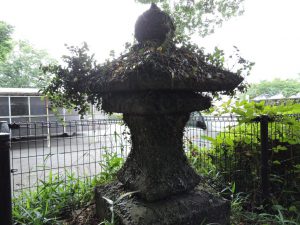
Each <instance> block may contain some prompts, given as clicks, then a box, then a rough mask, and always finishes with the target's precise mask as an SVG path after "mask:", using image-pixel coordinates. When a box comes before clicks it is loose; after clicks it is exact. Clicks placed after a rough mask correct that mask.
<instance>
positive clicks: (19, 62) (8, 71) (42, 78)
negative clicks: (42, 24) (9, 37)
mask: <svg viewBox="0 0 300 225" xmlns="http://www.w3.org/2000/svg"><path fill="white" fill-rule="evenodd" d="M55 63H56V61H55V60H54V59H52V58H50V56H49V55H48V53H47V52H46V51H45V50H39V49H35V48H34V47H33V46H31V45H30V44H29V42H27V41H18V42H16V43H15V45H14V49H13V51H12V52H11V54H10V55H9V56H8V58H7V60H6V62H5V63H4V62H0V87H16V88H26V87H38V88H41V87H44V86H46V85H47V83H49V81H50V77H49V76H47V75H45V74H43V72H42V70H41V68H40V66H41V65H42V64H55Z"/></svg>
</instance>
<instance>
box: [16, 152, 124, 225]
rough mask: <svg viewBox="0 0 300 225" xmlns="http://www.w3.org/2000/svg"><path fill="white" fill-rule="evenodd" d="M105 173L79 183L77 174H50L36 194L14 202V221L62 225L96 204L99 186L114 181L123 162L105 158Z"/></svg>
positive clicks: (26, 224)
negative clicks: (96, 192)
mask: <svg viewBox="0 0 300 225" xmlns="http://www.w3.org/2000/svg"><path fill="white" fill-rule="evenodd" d="M103 158H104V163H102V164H100V165H101V167H102V172H101V173H100V174H99V175H98V176H95V177H93V178H83V179H79V178H78V177H77V176H75V174H71V173H68V172H67V171H66V172H65V174H66V175H65V176H62V175H58V174H55V175H54V174H52V173H50V174H49V177H48V179H47V180H46V181H40V182H41V183H42V184H41V185H39V186H38V187H37V189H36V190H26V191H23V192H21V193H20V194H19V195H18V196H17V197H16V198H14V199H13V220H14V224H16V225H62V224H64V223H63V220H64V219H66V218H68V217H70V216H71V215H72V211H74V210H76V209H80V208H84V207H86V206H87V205H89V204H90V202H91V201H92V200H93V193H94V192H93V189H94V187H95V186H96V185H99V184H103V183H106V182H109V181H111V180H113V179H115V176H116V172H117V171H118V169H119V168H120V167H121V165H122V164H123V159H122V158H119V157H118V156H117V155H116V154H108V153H107V154H105V155H104V156H103Z"/></svg>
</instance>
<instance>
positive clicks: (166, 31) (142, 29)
mask: <svg viewBox="0 0 300 225" xmlns="http://www.w3.org/2000/svg"><path fill="white" fill-rule="evenodd" d="M174 31H175V26H174V24H173V21H172V19H171V17H170V16H169V15H168V14H167V13H165V12H163V11H161V10H160V8H158V7H157V6H156V5H155V4H154V3H152V4H151V8H150V9H149V10H147V11H146V12H144V13H143V14H142V15H141V16H139V18H138V20H137V21H136V24H135V34H134V36H135V38H136V39H137V41H138V42H145V41H156V42H158V43H160V44H161V43H163V42H164V41H165V40H166V38H173V36H174Z"/></svg>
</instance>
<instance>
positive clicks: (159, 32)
mask: <svg viewBox="0 0 300 225" xmlns="http://www.w3.org/2000/svg"><path fill="white" fill-rule="evenodd" d="M174 32H175V26H174V24H173V22H172V19H171V18H170V17H169V16H168V15H167V14H166V13H164V12H163V11H161V10H160V9H159V8H158V7H157V6H156V5H155V4H152V5H151V8H150V9H149V10H148V11H146V12H144V13H143V14H142V15H141V16H140V17H139V18H138V20H137V22H136V27H135V37H136V39H137V40H138V44H136V45H134V46H133V47H132V48H131V50H130V51H129V52H128V53H127V54H125V55H123V56H121V57H120V58H118V59H116V60H114V61H113V62H111V63H110V64H109V65H108V66H107V67H106V68H105V70H104V69H103V70H102V72H103V71H104V72H103V73H102V74H99V75H95V76H94V77H91V79H92V82H90V83H91V86H90V87H89V90H93V91H96V92H97V94H98V95H99V96H101V97H102V108H103V109H104V110H105V111H106V112H118V113H123V118H124V121H125V123H126V124H127V125H128V127H129V129H130V132H131V141H132V149H131V152H130V154H129V156H128V158H127V160H126V162H125V165H124V166H123V167H122V168H121V170H120V171H119V172H118V181H116V182H114V183H111V184H108V185H104V186H99V187H97V188H96V192H95V195H96V196H95V198H96V211H97V215H98V216H99V218H100V219H104V218H107V219H108V218H109V217H110V211H109V208H110V205H109V203H108V202H111V201H108V202H107V201H106V200H107V199H111V200H112V201H116V204H114V214H115V215H116V217H117V219H118V223H119V224H123V225H129V224H130V225H150V224H165V225H171V224H173V225H175V224H176V225H189V224H190V225H196V224H197V225H198V224H201V223H203V221H205V223H216V224H229V215H230V204H229V202H228V201H226V200H224V199H222V198H220V197H218V196H216V195H214V194H213V193H212V192H211V191H209V190H208V189H207V188H206V187H205V184H204V181H203V179H202V177H201V176H200V175H198V174H197V173H196V172H195V171H194V170H193V169H192V168H191V167H190V165H189V163H188V160H187V157H186V156H185V153H184V150H183V131H184V127H185V124H186V123H187V121H188V119H189V116H190V113H191V112H193V111H201V110H205V109H208V108H209V107H210V106H211V101H212V99H211V97H209V96H208V95H206V93H207V92H215V91H224V92H226V91H228V92H230V91H232V90H233V89H235V88H236V87H237V86H238V85H239V84H240V83H241V82H242V81H243V78H242V77H241V76H239V75H237V74H235V73H232V72H229V71H226V70H223V69H220V68H218V67H215V66H213V65H211V64H208V63H206V62H205V61H204V58H203V55H201V54H199V53H197V52H194V51H192V50H190V49H189V48H186V47H177V46H176V45H175V44H174V42H173V37H174ZM124 193H129V194H125V195H124ZM130 193H131V194H132V195H133V196H131V194H130ZM133 193H134V194H133ZM120 196H121V197H120ZM130 196H131V197H130ZM105 199H106V200H105ZM117 199H118V200H117Z"/></svg>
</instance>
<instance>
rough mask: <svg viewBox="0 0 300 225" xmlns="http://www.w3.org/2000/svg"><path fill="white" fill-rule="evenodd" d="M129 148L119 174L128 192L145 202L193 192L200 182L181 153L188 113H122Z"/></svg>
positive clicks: (182, 152)
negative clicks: (133, 192) (130, 146)
mask: <svg viewBox="0 0 300 225" xmlns="http://www.w3.org/2000/svg"><path fill="white" fill-rule="evenodd" d="M123 118H124V121H125V123H126V124H127V125H128V127H129V129H130V132H131V140H132V149H131V152H130V153H129V156H128V158H127V160H126V162H125V164H124V166H123V167H122V168H121V170H120V171H119V173H118V179H119V181H121V182H122V183H123V184H124V185H125V187H126V188H128V190H130V191H136V190H138V191H140V196H141V197H142V198H144V199H146V200H147V201H156V200H158V199H164V198H167V197H168V196H171V195H174V194H179V193H184V192H187V191H189V190H192V189H193V188H194V187H195V186H196V185H198V183H199V182H200V177H199V175H197V174H196V172H195V171H194V170H193V169H192V168H191V167H190V165H189V163H188V160H187V157H186V156H185V153H184V151H183V141H182V139H183V131H184V127H185V124H186V122H187V121H188V119H189V113H177V114H172V115H148V116H143V115H142V116H141V115H131V114H124V116H123Z"/></svg>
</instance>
